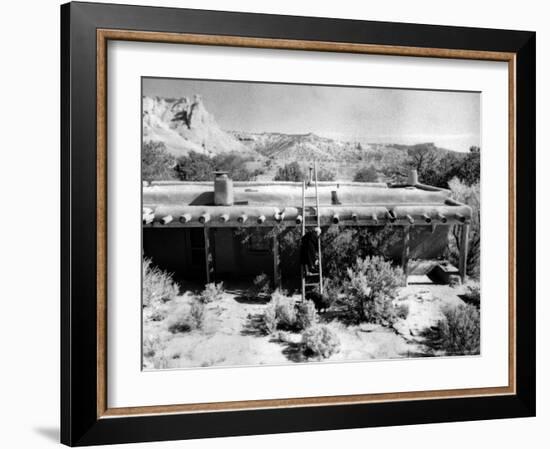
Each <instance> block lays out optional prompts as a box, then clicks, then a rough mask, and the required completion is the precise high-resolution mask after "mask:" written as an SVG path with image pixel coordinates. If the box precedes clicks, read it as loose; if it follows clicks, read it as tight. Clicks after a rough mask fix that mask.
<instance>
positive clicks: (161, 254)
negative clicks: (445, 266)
mask: <svg viewBox="0 0 550 449" xmlns="http://www.w3.org/2000/svg"><path fill="white" fill-rule="evenodd" d="M311 187H312V186H311V185H310V186H309V187H308V186H307V185H306V183H305V182H304V183H300V182H232V180H231V179H229V178H228V177H227V175H226V174H223V173H217V174H216V178H215V180H214V183H212V182H177V181H169V182H168V181H158V182H152V183H151V184H147V185H144V186H143V199H142V201H143V216H142V219H143V254H144V256H146V257H151V258H152V259H153V260H154V261H155V263H156V264H157V265H159V266H160V267H161V268H163V269H166V270H168V271H170V272H172V273H174V276H175V278H176V279H191V280H201V281H205V282H212V281H214V280H216V281H218V280H222V279H237V278H239V277H249V278H251V277H253V276H254V275H257V274H260V273H266V274H268V275H272V276H273V277H272V279H273V280H274V283H275V285H276V286H280V285H281V261H280V255H279V242H278V237H277V235H276V233H271V234H273V235H272V236H271V238H270V240H266V238H265V235H266V233H267V232H268V231H269V230H271V229H273V228H274V227H277V228H280V227H300V228H301V227H302V226H303V225H304V224H305V226H306V227H309V226H316V225H317V221H316V220H317V219H316V218H315V219H312V217H311V215H316V214H315V210H313V211H312V210H311V209H312V206H305V202H304V198H303V196H304V193H303V189H305V191H307V192H312V191H313V190H314V188H313V189H312V188H311ZM317 189H318V200H319V203H318V204H319V206H318V207H319V221H320V224H321V227H322V228H323V229H325V228H326V227H328V226H346V227H347V226H366V227H380V226H385V225H388V224H390V225H391V226H393V227H395V228H396V229H398V228H401V229H402V233H401V234H402V238H400V240H399V243H398V244H396V245H394V246H393V247H391V248H390V249H389V250H388V254H387V255H386V256H387V257H388V258H391V259H394V260H395V259H399V260H400V263H401V265H402V267H403V269H404V270H405V273H407V268H408V262H409V259H411V258H412V259H435V258H438V257H440V256H442V255H443V252H444V250H445V248H446V247H447V243H448V235H449V227H450V226H452V225H460V226H461V228H462V233H461V245H460V246H461V254H460V264H459V273H460V276H461V278H462V280H464V278H465V276H466V256H467V251H468V248H467V242H468V229H469V223H470V220H471V215H472V211H471V208H470V207H469V206H466V205H464V204H461V203H458V202H456V201H454V200H453V199H452V198H451V192H450V191H448V190H445V189H440V188H436V187H432V186H427V185H423V184H421V183H419V182H418V179H417V175H416V172H415V171H412V172H411V174H410V176H409V179H408V181H407V183H406V184H403V185H387V184H385V183H362V182H333V181H330V182H322V181H319V182H318V183H317ZM307 195H311V193H307ZM313 209H315V207H313ZM411 229H414V231H415V232H413V233H411V232H410V231H411ZM243 232H249V233H250V235H249V237H248V238H247V239H246V241H243V238H242V234H243Z"/></svg>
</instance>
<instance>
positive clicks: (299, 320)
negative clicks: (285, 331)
mask: <svg viewBox="0 0 550 449" xmlns="http://www.w3.org/2000/svg"><path fill="white" fill-rule="evenodd" d="M296 309H297V311H296V328H297V329H300V330H302V329H307V328H308V327H310V326H312V325H313V324H315V322H316V321H317V310H315V304H314V303H313V302H312V301H302V302H300V303H299V304H298V305H297V306H296Z"/></svg>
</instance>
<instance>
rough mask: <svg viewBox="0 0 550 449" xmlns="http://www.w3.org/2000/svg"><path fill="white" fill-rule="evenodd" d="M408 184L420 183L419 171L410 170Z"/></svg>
mask: <svg viewBox="0 0 550 449" xmlns="http://www.w3.org/2000/svg"><path fill="white" fill-rule="evenodd" d="M407 184H408V185H410V186H415V185H417V184H418V172H417V171H416V170H411V171H410V172H409V178H408V179H407Z"/></svg>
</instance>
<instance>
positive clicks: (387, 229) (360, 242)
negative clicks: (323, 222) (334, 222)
mask: <svg viewBox="0 0 550 449" xmlns="http://www.w3.org/2000/svg"><path fill="white" fill-rule="evenodd" d="M401 238H402V231H401V230H400V229H396V228H395V227H392V226H390V225H387V226H377V227H359V228H357V227H355V228H353V227H350V228H342V227H337V226H331V227H329V228H328V229H327V230H326V231H325V232H323V234H321V244H322V247H323V274H324V275H325V276H326V277H327V278H331V279H334V280H336V279H344V278H345V277H346V274H347V268H348V267H351V266H352V265H353V264H354V263H355V259H356V258H357V257H360V258H362V259H363V258H365V257H367V256H382V255H383V254H385V253H386V252H387V251H388V249H389V248H390V247H391V246H392V245H394V244H395V243H396V242H397V241H398V240H400V239H401Z"/></svg>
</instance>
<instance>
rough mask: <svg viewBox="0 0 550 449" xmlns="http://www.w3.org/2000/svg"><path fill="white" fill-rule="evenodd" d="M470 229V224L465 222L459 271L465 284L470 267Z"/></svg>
mask: <svg viewBox="0 0 550 449" xmlns="http://www.w3.org/2000/svg"><path fill="white" fill-rule="evenodd" d="M469 231H470V225H469V224H463V225H462V229H461V230H460V259H459V262H458V265H459V267H458V271H459V273H460V280H461V281H462V283H463V284H464V282H465V281H466V269H467V267H468V241H469V240H468V235H469Z"/></svg>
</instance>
